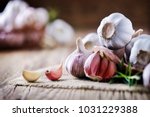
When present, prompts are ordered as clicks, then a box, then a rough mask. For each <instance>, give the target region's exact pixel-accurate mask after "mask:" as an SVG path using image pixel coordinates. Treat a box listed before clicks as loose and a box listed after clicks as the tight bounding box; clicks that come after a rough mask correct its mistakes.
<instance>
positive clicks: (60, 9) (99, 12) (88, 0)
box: [0, 0, 150, 47]
mask: <svg viewBox="0 0 150 117" xmlns="http://www.w3.org/2000/svg"><path fill="white" fill-rule="evenodd" d="M9 1H10V0H1V2H0V11H1V12H2V11H3V10H4V8H5V6H6V5H7V3H8V2H9ZM20 1H21V0H20ZM22 1H23V0H22ZM24 1H25V2H27V3H28V4H29V6H32V7H35V8H39V7H44V8H46V9H47V10H48V12H49V16H50V20H49V22H53V21H54V20H55V19H62V20H64V21H65V22H66V23H68V25H70V26H72V28H73V29H75V33H76V36H75V37H74V38H76V37H78V36H81V37H82V36H85V34H86V33H87V32H91V31H92V32H96V30H97V27H98V26H99V23H100V21H101V20H102V19H103V18H104V17H106V16H108V15H109V14H111V13H113V12H120V13H122V14H124V15H125V16H126V17H128V18H129V19H130V20H131V21H132V23H133V27H134V29H135V30H136V29H139V28H142V29H144V32H148V31H149V30H150V11H149V8H150V3H149V0H142V1H137V0H132V1H131V0H122V1H120V0H113V1H110V0H74V1H70V0H61V1H60V0H43V1H41V0H24ZM41 20H42V17H41ZM64 30H65V29H64ZM85 32H86V33H85ZM56 36H57V35H56ZM56 36H55V37H56ZM73 36H74V35H73ZM53 37H54V36H53ZM60 37H61V36H60ZM46 38H47V37H46ZM52 40H54V39H52ZM56 42H57V39H56ZM56 42H55V41H49V40H48V41H46V43H50V44H48V45H50V46H51V47H54V46H55V45H57V43H56ZM60 44H61V43H60Z"/></svg>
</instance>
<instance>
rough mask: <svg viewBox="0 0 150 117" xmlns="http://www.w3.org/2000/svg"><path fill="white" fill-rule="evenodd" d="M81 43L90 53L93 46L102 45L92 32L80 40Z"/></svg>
mask: <svg viewBox="0 0 150 117" xmlns="http://www.w3.org/2000/svg"><path fill="white" fill-rule="evenodd" d="M82 41H83V44H84V46H85V48H86V49H87V50H89V51H92V49H93V47H94V46H102V45H103V44H102V42H101V40H99V37H98V35H97V33H94V32H92V33H89V34H87V35H86V36H85V37H84V38H83V39H82Z"/></svg>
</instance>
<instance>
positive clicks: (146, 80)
mask: <svg viewBox="0 0 150 117" xmlns="http://www.w3.org/2000/svg"><path fill="white" fill-rule="evenodd" d="M143 84H144V86H146V87H150V63H149V64H148V65H147V66H146V67H145V68H144V71H143Z"/></svg>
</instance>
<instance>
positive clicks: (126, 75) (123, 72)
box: [109, 61, 140, 86]
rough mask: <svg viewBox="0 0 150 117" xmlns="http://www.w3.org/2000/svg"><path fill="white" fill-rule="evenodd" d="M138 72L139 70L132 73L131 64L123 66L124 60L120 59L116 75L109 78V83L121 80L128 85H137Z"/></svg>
mask: <svg viewBox="0 0 150 117" xmlns="http://www.w3.org/2000/svg"><path fill="white" fill-rule="evenodd" d="M139 74H140V73H139V72H138V73H135V74H133V73H132V66H131V64H128V66H127V67H124V62H123V61H121V63H120V64H119V66H118V71H117V73H116V75H115V76H114V77H113V78H112V79H111V80H110V82H109V83H116V82H123V83H125V84H128V85H129V86H133V85H137V83H138V81H139V80H140V75H139Z"/></svg>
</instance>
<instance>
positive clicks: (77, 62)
mask: <svg viewBox="0 0 150 117" xmlns="http://www.w3.org/2000/svg"><path fill="white" fill-rule="evenodd" d="M76 46H77V49H76V50H75V51H74V52H72V53H71V54H70V55H69V56H68V57H67V59H66V61H65V68H66V70H67V72H68V73H70V74H71V75H73V76H75V77H78V78H84V77H85V74H84V68H83V66H84V63H85V60H86V59H87V57H88V56H89V55H90V54H91V52H89V51H88V50H86V49H85V47H84V45H83V42H82V40H81V39H77V41H76Z"/></svg>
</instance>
